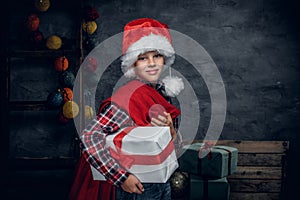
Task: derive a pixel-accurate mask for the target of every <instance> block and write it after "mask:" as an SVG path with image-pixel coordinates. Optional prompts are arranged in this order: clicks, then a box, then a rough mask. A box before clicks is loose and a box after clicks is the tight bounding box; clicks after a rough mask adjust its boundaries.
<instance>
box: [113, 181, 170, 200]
mask: <svg viewBox="0 0 300 200" xmlns="http://www.w3.org/2000/svg"><path fill="white" fill-rule="evenodd" d="M142 184H143V187H144V192H143V193H142V194H136V193H133V194H130V193H128V192H125V191H124V190H123V189H122V188H121V187H118V188H117V193H116V200H171V186H170V182H169V181H168V182H166V183H142Z"/></svg>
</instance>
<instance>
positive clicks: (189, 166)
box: [179, 143, 238, 179]
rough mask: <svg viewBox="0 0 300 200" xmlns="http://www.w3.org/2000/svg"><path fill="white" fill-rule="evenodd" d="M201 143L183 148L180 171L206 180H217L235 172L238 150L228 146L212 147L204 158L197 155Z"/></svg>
mask: <svg viewBox="0 0 300 200" xmlns="http://www.w3.org/2000/svg"><path fill="white" fill-rule="evenodd" d="M202 145H203V143H194V144H189V145H185V146H184V147H183V152H184V153H183V154H182V155H181V156H180V158H179V169H180V171H184V172H188V173H191V174H196V175H200V176H202V177H205V178H208V179H219V178H223V177H226V176H228V175H230V174H233V173H234V172H236V169H237V158H238V150H237V148H234V147H229V146H221V145H217V146H213V147H212V148H211V151H210V153H208V154H206V155H205V156H204V157H202V156H200V155H199V150H200V148H201V147H202Z"/></svg>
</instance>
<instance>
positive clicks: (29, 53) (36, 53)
mask: <svg viewBox="0 0 300 200" xmlns="http://www.w3.org/2000/svg"><path fill="white" fill-rule="evenodd" d="M7 54H8V56H9V57H19V58H22V57H36V58H39V57H41V58H45V57H58V56H61V55H74V54H75V55H76V54H79V50H13V51H9V52H8V53H7Z"/></svg>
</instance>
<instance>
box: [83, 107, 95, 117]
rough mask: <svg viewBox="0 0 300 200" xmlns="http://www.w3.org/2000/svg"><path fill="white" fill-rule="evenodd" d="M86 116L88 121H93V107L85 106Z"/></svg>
mask: <svg viewBox="0 0 300 200" xmlns="http://www.w3.org/2000/svg"><path fill="white" fill-rule="evenodd" d="M84 115H85V119H86V120H89V119H91V118H92V117H93V115H94V111H93V108H92V107H91V106H88V105H85V106H84Z"/></svg>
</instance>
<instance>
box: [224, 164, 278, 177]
mask: <svg viewBox="0 0 300 200" xmlns="http://www.w3.org/2000/svg"><path fill="white" fill-rule="evenodd" d="M228 178H232V179H281V178H282V168H281V167H256V166H238V167H237V171H236V172H235V173H234V174H232V175H229V176H228Z"/></svg>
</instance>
